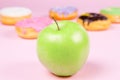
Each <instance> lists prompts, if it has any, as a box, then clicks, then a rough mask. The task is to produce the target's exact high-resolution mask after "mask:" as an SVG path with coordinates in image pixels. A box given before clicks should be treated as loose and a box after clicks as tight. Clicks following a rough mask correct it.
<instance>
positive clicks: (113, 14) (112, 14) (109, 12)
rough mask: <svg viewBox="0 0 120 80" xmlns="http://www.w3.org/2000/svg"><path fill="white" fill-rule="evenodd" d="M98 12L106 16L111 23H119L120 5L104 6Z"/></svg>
mask: <svg viewBox="0 0 120 80" xmlns="http://www.w3.org/2000/svg"><path fill="white" fill-rule="evenodd" d="M100 13H101V14H103V15H105V16H106V17H108V18H109V19H110V20H111V22H112V23H120V7H111V8H105V9H102V10H101V11H100Z"/></svg>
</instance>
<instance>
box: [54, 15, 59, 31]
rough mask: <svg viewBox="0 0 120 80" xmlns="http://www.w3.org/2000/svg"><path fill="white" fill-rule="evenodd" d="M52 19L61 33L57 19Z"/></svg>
mask: <svg viewBox="0 0 120 80" xmlns="http://www.w3.org/2000/svg"><path fill="white" fill-rule="evenodd" d="M52 19H53V20H54V22H55V23H56V25H57V29H58V31H60V27H59V25H58V23H57V21H56V20H55V18H54V17H52Z"/></svg>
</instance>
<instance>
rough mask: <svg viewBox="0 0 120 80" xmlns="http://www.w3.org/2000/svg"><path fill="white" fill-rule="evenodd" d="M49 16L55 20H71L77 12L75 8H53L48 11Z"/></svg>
mask: <svg viewBox="0 0 120 80" xmlns="http://www.w3.org/2000/svg"><path fill="white" fill-rule="evenodd" d="M49 15H50V17H54V18H55V19H56V20H71V19H74V18H76V17H77V15H78V10H77V9H76V8H75V7H55V8H51V9H50V11H49Z"/></svg>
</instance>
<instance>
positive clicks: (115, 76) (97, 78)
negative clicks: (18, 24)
mask: <svg viewBox="0 0 120 80" xmlns="http://www.w3.org/2000/svg"><path fill="white" fill-rule="evenodd" d="M88 34H89V37H90V42H91V47H90V55H89V58H88V60H87V62H86V64H85V65H84V67H83V68H82V69H81V70H80V71H79V72H78V73H77V74H75V75H73V76H72V77H67V78H61V77H56V76H54V75H52V74H51V73H49V72H48V71H47V70H46V69H45V68H44V67H43V66H42V65H41V64H40V62H39V60H38V58H37V53H36V40H26V39H21V38H19V37H18V36H17V34H16V32H15V30H14V27H12V26H4V25H0V80H119V79H120V77H119V74H120V63H119V61H120V58H119V56H120V49H119V47H120V42H119V41H120V37H119V34H120V24H117V25H112V26H111V27H110V29H109V30H106V31H98V32H88Z"/></svg>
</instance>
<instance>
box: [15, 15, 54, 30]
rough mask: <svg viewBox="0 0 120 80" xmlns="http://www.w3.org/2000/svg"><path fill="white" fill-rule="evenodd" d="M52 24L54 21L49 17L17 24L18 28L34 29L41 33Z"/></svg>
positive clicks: (25, 20) (31, 19)
mask: <svg viewBox="0 0 120 80" xmlns="http://www.w3.org/2000/svg"><path fill="white" fill-rule="evenodd" d="M51 23H52V19H50V18H49V17H36V18H30V19H24V20H22V21H19V22H17V23H16V27H22V28H33V29H35V30H36V31H38V32H39V31H40V30H42V29H43V28H45V27H46V26H47V25H49V24H51Z"/></svg>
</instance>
